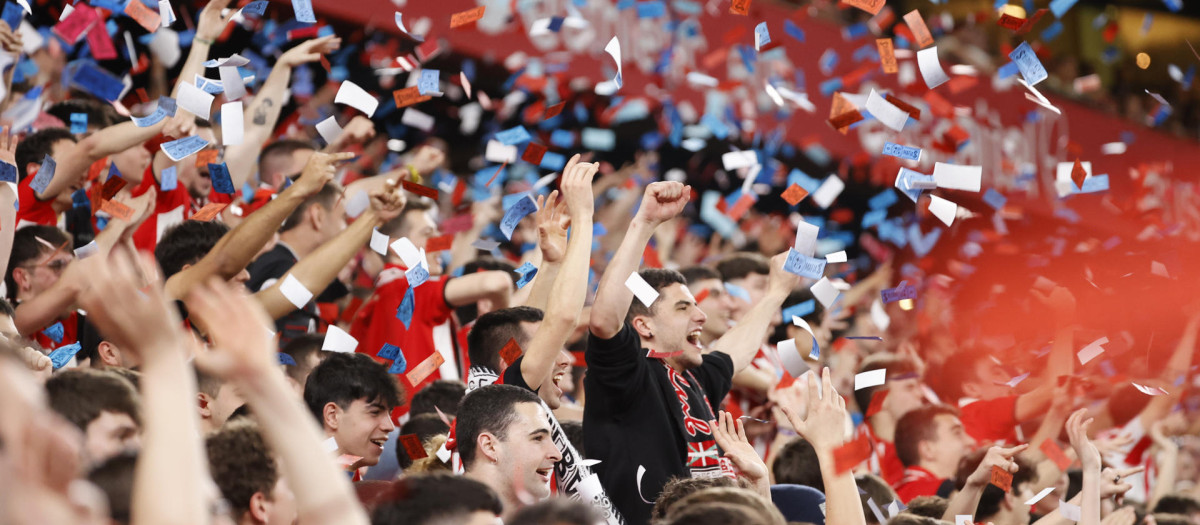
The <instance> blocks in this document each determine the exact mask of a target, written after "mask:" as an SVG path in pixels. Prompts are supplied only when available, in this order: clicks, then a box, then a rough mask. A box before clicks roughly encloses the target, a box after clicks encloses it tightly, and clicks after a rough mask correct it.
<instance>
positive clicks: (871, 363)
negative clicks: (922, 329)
mask: <svg viewBox="0 0 1200 525" xmlns="http://www.w3.org/2000/svg"><path fill="white" fill-rule="evenodd" d="M788 321H789V322H790V321H791V320H790V319H789V320H788ZM879 369H886V370H887V372H886V373H885V375H886V376H887V379H889V380H890V379H893V378H897V377H901V376H908V375H916V374H917V365H916V363H914V362H913V361H912V360H911V359H909V358H907V357H905V356H901V355H897V354H891V353H878V354H873V355H870V356H867V358H866V359H864V360H863V362H862V364H861V365H859V367H858V373H859V374H861V373H863V372H869V371H871V370H879ZM886 388H887V383H886V382H884V384H882V385H876V386H869V387H864V388H860V389H858V390H855V391H854V402H855V403H857V404H858V409H859V410H861V411H862V413H863V414H866V413H867V408H868V407H870V406H871V398H872V397H874V396H875V392H877V391H879V390H883V389H886Z"/></svg>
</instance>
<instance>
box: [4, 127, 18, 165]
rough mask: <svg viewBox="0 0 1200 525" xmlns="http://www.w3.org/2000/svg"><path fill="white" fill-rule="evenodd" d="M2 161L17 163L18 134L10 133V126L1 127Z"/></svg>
mask: <svg viewBox="0 0 1200 525" xmlns="http://www.w3.org/2000/svg"><path fill="white" fill-rule="evenodd" d="M0 162H4V163H8V164H12V165H13V166H16V165H17V134H16V133H11V134H10V133H9V127H8V126H4V128H3V129H0Z"/></svg>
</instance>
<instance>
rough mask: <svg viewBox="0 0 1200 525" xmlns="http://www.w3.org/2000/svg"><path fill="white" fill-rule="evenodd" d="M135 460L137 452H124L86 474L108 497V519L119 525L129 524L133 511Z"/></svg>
mask: <svg viewBox="0 0 1200 525" xmlns="http://www.w3.org/2000/svg"><path fill="white" fill-rule="evenodd" d="M137 459H138V453H137V451H135V450H125V451H122V452H121V453H120V454H117V455H115V456H113V457H111V458H108V459H106V460H104V461H102V462H100V464H99V465H96V466H95V467H94V468H92V470H91V471H89V472H88V474H87V480H88V481H90V482H91V483H92V484H93V485H95V486H97V487H99V488H100V490H101V491H102V492H104V495H105V496H107V497H108V517H109V518H110V519H112V520H113V521H115V522H117V523H120V524H121V525H128V524H129V520H130V515H131V511H132V510H133V472H134V469H135V468H136V467H137Z"/></svg>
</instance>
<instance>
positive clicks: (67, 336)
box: [32, 310, 79, 350]
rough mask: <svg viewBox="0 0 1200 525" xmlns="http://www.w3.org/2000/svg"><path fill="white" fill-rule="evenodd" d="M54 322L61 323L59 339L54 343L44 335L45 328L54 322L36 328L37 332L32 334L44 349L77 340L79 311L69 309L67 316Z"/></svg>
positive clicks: (51, 348) (50, 348)
mask: <svg viewBox="0 0 1200 525" xmlns="http://www.w3.org/2000/svg"><path fill="white" fill-rule="evenodd" d="M55 322H58V323H62V328H63V335H62V340H61V341H59V342H57V343H56V342H54V340H53V339H51V338H50V336H48V335H46V328H50V327H51V326H54V323H50V325H49V326H46V327H43V328H42V329H41V330H38V331H37V333H35V334H32V335H33V339H34V340H35V341H37V342H38V344H39V345H42V348H44V349H46V350H54V349H55V348H58V347H60V346H67V345H70V344H72V343H76V342H78V341H79V312H77V311H75V310H71V313H70V315H67V317H65V318H63V319H61V320H59V321H55Z"/></svg>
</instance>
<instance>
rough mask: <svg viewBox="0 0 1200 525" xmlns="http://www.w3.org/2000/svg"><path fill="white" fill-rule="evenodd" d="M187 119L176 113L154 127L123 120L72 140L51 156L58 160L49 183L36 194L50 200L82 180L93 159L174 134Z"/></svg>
mask: <svg viewBox="0 0 1200 525" xmlns="http://www.w3.org/2000/svg"><path fill="white" fill-rule="evenodd" d="M190 119H191V116H190V115H188V114H187V113H186V112H176V114H175V116H174V117H171V118H164V119H162V120H160V121H158V123H156V124H154V125H153V126H146V127H144V128H139V127H138V126H137V124H134V123H133V121H126V122H122V123H120V124H116V125H113V126H109V127H107V128H104V129H102V130H100V131H97V132H95V133H92V134H91V135H88V136H87V138H84V139H83V140H81V141H79V142H77V143H75V145H74V146H72V147H71V149H70V150H67V153H66V154H65V155H63V156H61V157H56V158H55V159H54V160H55V162H57V163H58V166H57V168H56V169H55V171H54V177H53V178H52V179H50V184H48V185H47V186H46V190H45V191H43V192H41V193H37V194H36V195H37V198H38V200H43V201H45V200H50V199H53V198H55V197H57V196H58V195H59V194H61V193H62V192H64V191H67V190H68V189H70V188H71V187H72V186H74V185H76V184H79V183H81V182H82V181H83V178H84V177H85V176H86V175H87V171H88V168H89V167H91V165H92V163H93V162H96V161H98V160H100V159H102V158H104V157H107V156H109V155H112V154H115V153H120V152H122V151H125V150H127V149H129V148H132V147H135V146H140V145H141V144H142V143H144V142H146V141H148V140H150V139H152V138H154V137H156V136H158V134H159V133H167V134H169V135H173V136H174V135H177V134H178V133H179V131H178V130H180V129H183V127H184V126H185V123H184V122H183V121H184V120H190Z"/></svg>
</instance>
